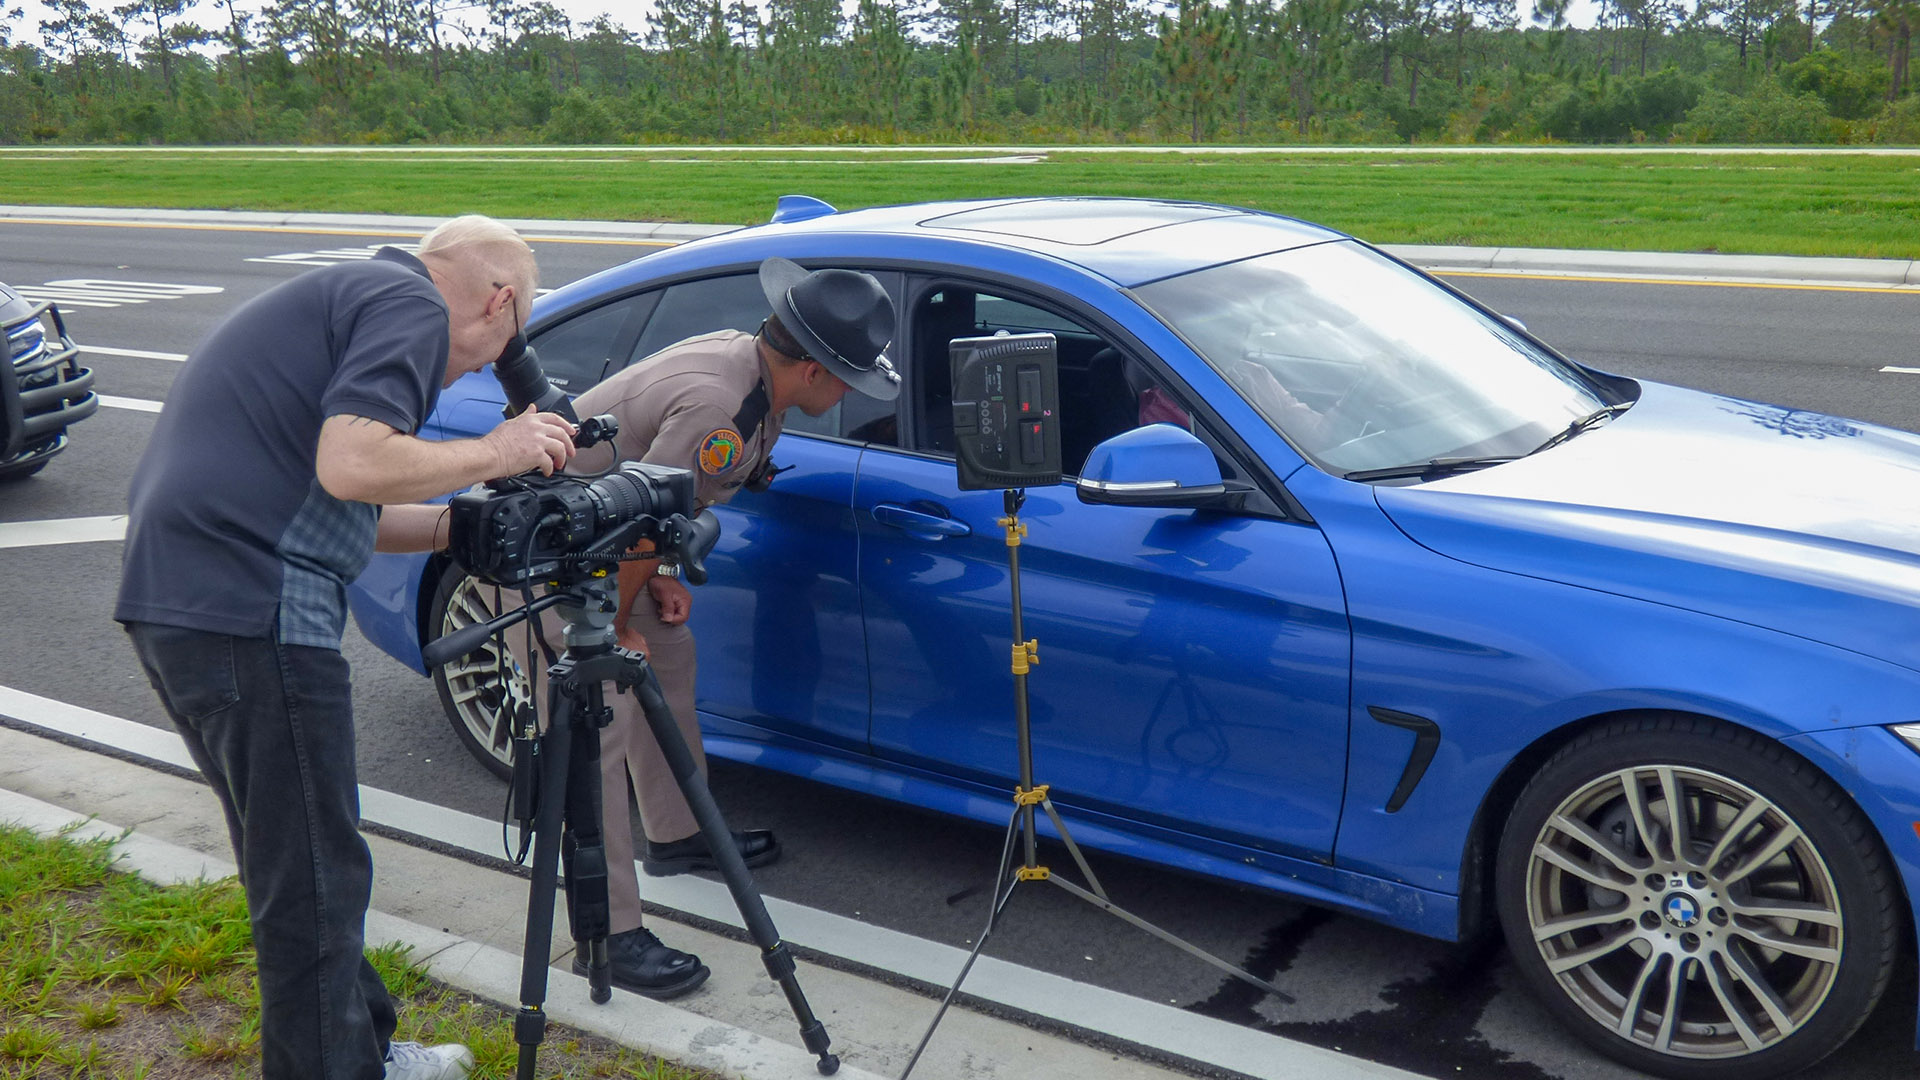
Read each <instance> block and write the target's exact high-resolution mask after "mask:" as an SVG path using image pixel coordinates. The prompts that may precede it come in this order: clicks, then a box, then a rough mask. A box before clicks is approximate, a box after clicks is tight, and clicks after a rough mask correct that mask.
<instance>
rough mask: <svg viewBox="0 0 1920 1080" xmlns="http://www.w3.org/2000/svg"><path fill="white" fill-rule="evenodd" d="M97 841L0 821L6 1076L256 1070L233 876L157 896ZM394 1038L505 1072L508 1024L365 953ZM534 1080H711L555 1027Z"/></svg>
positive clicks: (0, 1057) (490, 1071)
mask: <svg viewBox="0 0 1920 1080" xmlns="http://www.w3.org/2000/svg"><path fill="white" fill-rule="evenodd" d="M112 863H113V853H112V847H111V845H110V844H109V843H108V842H106V841H100V840H95V841H74V840H71V839H69V838H67V837H65V836H53V837H42V836H38V835H36V834H34V833H33V832H31V831H29V830H26V829H20V828H15V827H11V826H6V825H0V1077H4V1078H6V1080H28V1078H33V1080H39V1078H42V1077H45V1078H49V1080H51V1078H55V1077H58V1078H61V1080H68V1078H72V1077H88V1078H99V1080H142V1078H148V1077H158V1076H161V1075H164V1076H166V1077H169V1078H179V1080H216V1078H219V1080H225V1078H228V1077H235V1076H247V1075H252V1076H258V1075H259V1072H260V994H259V987H258V984H257V983H256V981H255V978H254V954H253V944H252V940H251V936H250V934H249V931H248V927H247V909H246V901H245V898H244V896H243V895H242V894H241V891H240V887H239V885H238V883H236V882H235V881H234V880H233V879H232V878H228V879H225V880H223V881H217V882H202V883H196V884H191V885H176V886H168V887H160V886H156V885H153V884H150V883H148V882H146V881H143V880H141V879H140V878H138V877H135V876H133V875H130V874H123V873H118V872H116V871H114V870H113V869H112ZM368 955H369V956H370V957H371V958H372V960H373V964H374V966H375V967H376V968H377V969H379V971H380V974H381V976H382V977H383V978H384V979H385V980H386V983H387V987H388V989H389V990H390V991H391V992H392V994H393V997H394V1004H395V1006H396V1008H397V1009H398V1010H399V1014H400V1030H399V1031H398V1032H397V1033H396V1034H395V1038H399V1039H412V1040H416V1041H419V1042H424V1043H428V1044H434V1043H445V1042H458V1043H464V1044H466V1046H467V1047H468V1048H469V1049H471V1050H472V1051H473V1054H474V1058H475V1060H476V1064H475V1067H474V1070H473V1073H472V1076H473V1077H474V1078H476V1080H488V1078H504V1077H508V1076H512V1075H513V1073H514V1068H515V1063H516V1060H517V1058H518V1055H519V1048H518V1046H516V1045H515V1044H514V1042H513V1027H512V1014H511V1013H510V1012H509V1011H508V1010H506V1009H503V1008H501V1007H499V1006H497V1005H494V1004H492V1003H490V1002H485V1001H482V1000H480V999H478V998H474V997H472V996H470V995H466V994H462V993H460V992H458V991H455V990H451V989H448V988H447V987H445V986H442V985H441V984H438V983H435V982H434V981H432V980H431V979H429V978H428V977H427V976H426V975H425V974H424V973H423V972H422V971H421V970H420V969H419V968H418V967H415V966H414V965H413V964H412V963H410V961H409V958H408V956H407V952H406V949H405V948H403V947H401V946H397V945H388V946H384V947H381V948H378V949H373V950H370V951H369V954H368ZM540 1065H541V1071H540V1075H541V1076H542V1077H543V1078H548V1077H566V1078H574V1077H642V1078H646V1080H710V1074H707V1073H703V1072H699V1071H696V1070H692V1069H687V1068H684V1067H682V1066H679V1065H676V1064H673V1063H671V1062H666V1061H662V1060H660V1059H658V1058H651V1057H647V1056H645V1055H642V1054H640V1053H638V1052H636V1051H633V1050H630V1049H628V1048H626V1047H622V1046H619V1045H617V1044H614V1043H612V1042H609V1041H607V1040H605V1039H601V1038H597V1037H595V1036H591V1035H587V1034H584V1033H581V1032H579V1031H576V1030H573V1029H570V1028H565V1027H562V1026H559V1025H551V1026H549V1028H548V1031H547V1041H546V1042H545V1043H543V1044H542V1045H541V1048H540Z"/></svg>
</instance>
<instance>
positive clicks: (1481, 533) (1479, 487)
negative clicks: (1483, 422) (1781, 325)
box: [1374, 383, 1920, 670]
mask: <svg viewBox="0 0 1920 1080" xmlns="http://www.w3.org/2000/svg"><path fill="white" fill-rule="evenodd" d="M1641 385H1642V388H1643V393H1642V396H1641V398H1640V400H1639V402H1638V403H1636V404H1635V405H1634V406H1633V407H1632V408H1631V409H1629V410H1627V411H1626V412H1625V413H1623V414H1622V415H1620V416H1619V417H1618V418H1616V419H1614V420H1613V421H1611V422H1610V423H1608V424H1606V425H1605V426H1603V427H1600V428H1597V429H1595V430H1593V431H1590V432H1588V433H1586V434H1584V435H1581V436H1579V437H1577V438H1574V439H1571V440H1569V441H1567V442H1565V443H1563V444H1561V445H1560V446H1557V447H1554V448H1553V449H1551V450H1548V451H1545V452H1544V453H1541V454H1538V455H1536V456H1533V457H1527V458H1522V459H1521V460H1519V461H1515V462H1511V463H1509V464H1505V465H1500V466H1496V467H1493V468H1490V469H1486V470H1483V471H1481V472H1476V473H1470V474H1466V475H1463V476H1459V477H1455V478H1452V479H1448V480H1443V481H1439V482H1435V483H1430V484H1422V485H1418V486H1414V487H1380V488H1376V489H1375V494H1374V497H1375V499H1376V500H1377V501H1378V502H1379V505H1380V507H1381V509H1382V510H1383V511H1384V512H1385V513H1386V514H1387V516H1388V517H1389V518H1391V519H1392V520H1393V522H1394V524H1395V525H1397V526H1398V527H1399V528H1400V529H1401V530H1402V531H1404V532H1405V533H1406V534H1407V535H1408V536H1409V537H1411V538H1412V539H1413V540H1415V541H1416V542H1418V543H1420V544H1422V545H1423V546H1425V547H1427V548H1430V549H1432V550H1434V551H1436V552H1439V553H1441V554H1443V555H1447V556H1449V557H1451V558H1455V559H1459V560H1461V561H1464V562H1469V563H1474V564H1476V565H1480V566H1486V567H1489V568H1492V569H1497V570H1504V571H1509V572H1512V573H1517V574H1526V575H1529V576H1532V577H1538V578H1544V579H1548V580H1553V581H1561V582H1565V583H1567V584H1569V585H1577V586H1580V587H1583V588H1590V589H1597V590H1601V591H1604V592H1610V593H1616V594H1620V595H1624V596H1632V597H1637V598H1640V599H1643V600H1648V601H1651V602H1653V603H1658V604H1667V605H1670V606H1673V607H1678V608H1686V609H1690V610H1694V611H1699V612H1703V613H1706V614H1709V615H1714V616H1718V617H1720V618H1725V619H1733V620H1737V621H1740V622H1744V623H1750V624H1753V625H1757V626H1764V627H1768V628H1770V629H1774V630H1778V631H1781V632H1783V633H1788V634H1793V635H1796V636H1799V637H1804V638H1809V639H1812V640H1816V641H1821V642H1825V643H1828V644H1831V645H1836V646H1839V647H1841V648H1845V649H1851V650H1853V651H1855V652H1859V653H1863V654H1865V655H1868V656H1874V657H1877V658H1880V659H1882V660H1887V661H1891V662H1893V663H1897V664H1900V665H1902V666H1905V667H1908V668H1912V669H1915V670H1920V436H1914V435H1911V434H1907V433H1905V432H1901V431H1895V430H1892V429H1889V428H1883V427H1877V426H1874V425H1872V424H1864V423H1860V422H1857V421H1852V420H1842V419H1839V418H1836V417H1832V416H1826V415H1823V414H1820V413H1811V412H1805V411H1801V410H1796V409H1785V408H1780V407H1778V406H1773V405H1761V404H1757V403H1755V402H1750V401H1741V400H1739V399H1737V398H1728V397H1720V396H1718V395H1713V394H1705V393H1700V392H1697V391H1692V390H1682V389H1679V388H1676V387H1671V386H1663V385H1661V384H1658V383H1642V384H1641Z"/></svg>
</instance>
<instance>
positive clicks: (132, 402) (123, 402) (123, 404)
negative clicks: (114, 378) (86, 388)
mask: <svg viewBox="0 0 1920 1080" xmlns="http://www.w3.org/2000/svg"><path fill="white" fill-rule="evenodd" d="M100 404H102V405H105V406H106V407H107V408H109V409H132V410H133V411H134V412H153V413H157V412H159V411H160V403H159V402H157V401H148V400H147V399H146V398H135V397H114V396H112V395H110V394H101V395H100Z"/></svg>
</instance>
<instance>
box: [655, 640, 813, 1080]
mask: <svg viewBox="0 0 1920 1080" xmlns="http://www.w3.org/2000/svg"><path fill="white" fill-rule="evenodd" d="M640 664H641V668H642V673H643V674H642V677H641V678H639V679H638V680H636V681H635V682H634V684H633V686H632V690H633V693H634V695H635V696H636V697H638V698H639V699H640V711H641V712H642V713H643V714H645V715H646V718H647V726H648V727H649V728H651V729H652V730H653V737H654V739H655V740H657V741H658V742H659V743H660V753H661V756H662V757H664V758H666V760H667V768H669V769H670V770H672V772H673V778H674V780H676V781H678V782H679V785H680V792H681V794H683V795H685V796H686V798H687V806H688V808H689V809H691V810H692V811H693V818H694V820H695V821H697V822H699V823H700V833H701V835H702V836H704V837H706V840H707V848H708V849H709V850H710V851H711V852H712V854H713V860H714V862H715V863H716V864H717V865H718V866H719V868H720V876H721V877H722V878H725V879H726V882H727V891H728V892H730V893H732V894H733V903H734V906H735V907H737V908H739V909H740V918H741V920H742V921H744V922H745V923H746V924H747V934H748V935H749V936H750V937H752V938H753V940H754V943H755V944H757V945H759V946H760V960H761V963H763V964H765V965H766V969H767V975H768V976H769V977H771V978H772V979H773V981H774V982H776V983H778V984H780V989H781V990H782V991H784V992H785V993H786V995H787V1006H788V1007H789V1008H791V1009H792V1010H793V1015H794V1018H795V1019H796V1020H798V1021H799V1022H800V1041H801V1042H802V1043H803V1044H805V1046H806V1048H807V1052H808V1053H811V1054H817V1055H819V1058H820V1060H819V1062H818V1063H817V1066H816V1067H817V1068H818V1069H819V1070H820V1073H821V1075H823V1076H831V1075H833V1074H834V1073H835V1072H837V1071H839V1069H840V1058H839V1057H838V1056H837V1055H835V1054H832V1053H829V1052H828V1050H827V1047H828V1046H829V1045H830V1044H831V1041H832V1040H830V1039H829V1038H828V1037H827V1028H826V1025H824V1024H822V1023H821V1022H820V1020H819V1018H818V1017H816V1016H814V1015H813V1009H812V1007H810V1006H809V1005H808V1004H807V997H806V995H805V994H803V993H802V992H801V991H800V982H799V980H798V979H797V978H795V976H794V962H793V953H792V951H791V950H789V949H788V948H787V944H786V942H784V941H781V940H780V932H779V931H778V930H776V929H774V926H773V919H772V917H771V916H769V915H768V914H767V905H766V904H765V902H763V901H762V900H761V899H760V890H759V889H758V888H756V887H755V886H754V884H753V875H751V874H749V873H748V872H747V864H746V863H745V862H744V861H742V860H741V858H740V849H739V848H736V847H735V846H734V845H733V834H732V833H731V832H729V831H728V830H727V822H726V819H725V818H723V817H721V816H720V808H719V807H718V806H716V805H714V801H713V793H712V792H710V791H708V790H707V782H706V780H705V779H704V778H702V777H701V775H700V770H699V769H698V768H696V767H695V766H694V763H693V753H692V752H691V751H689V750H688V749H687V743H686V740H685V739H683V738H681V736H680V727H679V725H678V724H676V723H674V720H673V710H672V709H671V708H669V707H668V705H667V699H666V697H665V695H664V694H662V693H661V691H660V680H659V679H658V678H656V677H655V676H654V674H653V668H651V667H648V666H646V663H645V661H644V660H642V661H640Z"/></svg>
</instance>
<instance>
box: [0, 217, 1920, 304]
mask: <svg viewBox="0 0 1920 1080" xmlns="http://www.w3.org/2000/svg"><path fill="white" fill-rule="evenodd" d="M23 220H24V221H57V222H70V223H73V224H103V225H106V224H122V225H125V224H143V225H174V226H183V227H185V226H194V225H204V226H214V227H221V228H248V227H253V228H274V229H302V228H306V229H314V230H318V231H342V232H345V231H354V230H375V231H380V232H395V233H414V234H423V233H425V232H426V231H427V230H429V229H431V228H433V227H434V226H435V225H438V224H439V223H440V222H441V221H443V220H444V219H443V218H436V217H416V216H400V215H380V214H308V213H281V212H277V211H257V210H156V209H140V208H115V207H91V206H20V205H4V204H0V222H5V221H23ZM502 220H505V221H506V222H507V224H509V225H512V226H513V227H514V228H516V229H519V230H520V231H521V232H522V233H525V234H527V235H528V236H530V237H535V238H549V239H562V240H567V239H582V240H585V239H599V240H628V241H633V242H636V243H656V244H658V243H684V242H686V241H688V240H697V239H700V238H701V237H706V236H716V235H719V234H720V233H726V232H733V231H734V230H736V229H738V228H741V226H737V225H700V224H686V223H679V222H657V221H655V222H649V221H565V220H557V219H550V218H507V219H502ZM1382 247H1383V249H1384V250H1386V251H1388V252H1390V253H1392V254H1393V255H1396V256H1398V257H1399V258H1402V259H1405V260H1406V261H1408V262H1410V263H1412V264H1414V265H1415V266H1418V267H1420V268H1422V269H1424V270H1430V271H1437V272H1445V271H1459V272H1465V273H1508V274H1522V275H1534V274H1538V275H1542V276H1573V275H1590V276H1594V277H1609V278H1653V279H1663V280H1675V281H1720V282H1732V283H1741V282H1762V283H1764V282H1793V283H1798V284H1811V285H1840V286H1866V287H1871V286H1881V287H1886V288H1920V260H1911V259H1839V258H1830V257H1823V256H1802V255H1717V254H1693V253H1681V252H1657V251H1579V250H1573V249H1565V248H1509V247H1465V246H1453V245H1430V244H1388V245H1382Z"/></svg>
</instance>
